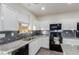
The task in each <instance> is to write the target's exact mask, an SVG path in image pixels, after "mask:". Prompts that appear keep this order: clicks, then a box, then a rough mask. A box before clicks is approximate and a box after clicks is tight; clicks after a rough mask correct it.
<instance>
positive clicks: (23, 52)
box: [12, 44, 29, 55]
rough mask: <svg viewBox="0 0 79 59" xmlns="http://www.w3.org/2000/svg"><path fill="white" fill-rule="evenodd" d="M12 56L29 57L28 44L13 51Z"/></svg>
mask: <svg viewBox="0 0 79 59" xmlns="http://www.w3.org/2000/svg"><path fill="white" fill-rule="evenodd" d="M12 55H29V44H27V45H25V46H23V47H21V48H19V49H17V50H15V51H13V52H12Z"/></svg>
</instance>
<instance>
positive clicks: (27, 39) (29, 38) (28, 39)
mask: <svg viewBox="0 0 79 59" xmlns="http://www.w3.org/2000/svg"><path fill="white" fill-rule="evenodd" d="M32 39H34V38H33V37H27V38H23V41H30V40H32Z"/></svg>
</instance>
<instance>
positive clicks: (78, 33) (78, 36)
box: [76, 23, 79, 38]
mask: <svg viewBox="0 0 79 59" xmlns="http://www.w3.org/2000/svg"><path fill="white" fill-rule="evenodd" d="M76 37H77V38H79V23H77V31H76Z"/></svg>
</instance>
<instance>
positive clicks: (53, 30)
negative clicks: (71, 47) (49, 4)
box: [49, 24, 63, 52]
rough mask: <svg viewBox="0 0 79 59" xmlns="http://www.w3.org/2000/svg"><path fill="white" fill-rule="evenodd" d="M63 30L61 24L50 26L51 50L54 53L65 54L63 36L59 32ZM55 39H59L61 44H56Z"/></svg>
mask: <svg viewBox="0 0 79 59" xmlns="http://www.w3.org/2000/svg"><path fill="white" fill-rule="evenodd" d="M59 30H61V24H50V39H49V40H50V41H49V49H50V50H53V51H58V52H63V51H62V48H61V45H60V44H61V43H62V34H61V32H59ZM54 38H58V42H59V44H56V43H55V40H56V39H54Z"/></svg>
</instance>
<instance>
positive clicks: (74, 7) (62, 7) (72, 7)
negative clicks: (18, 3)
mask: <svg viewBox="0 0 79 59" xmlns="http://www.w3.org/2000/svg"><path fill="white" fill-rule="evenodd" d="M22 5H23V6H24V7H26V8H27V9H28V10H29V11H31V12H32V13H33V14H35V15H36V16H45V15H51V14H58V13H64V12H70V11H78V10H79V3H72V4H70V3H69V4H68V3H23V4H22ZM41 7H45V10H41Z"/></svg>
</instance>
